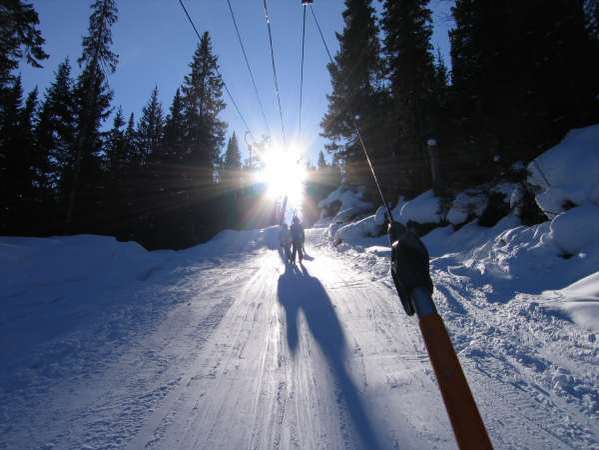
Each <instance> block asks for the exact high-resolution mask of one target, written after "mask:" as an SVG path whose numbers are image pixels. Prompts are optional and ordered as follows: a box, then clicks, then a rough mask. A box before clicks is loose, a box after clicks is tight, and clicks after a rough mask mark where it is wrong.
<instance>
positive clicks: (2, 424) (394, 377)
mask: <svg viewBox="0 0 599 450" xmlns="http://www.w3.org/2000/svg"><path fill="white" fill-rule="evenodd" d="M372 223H373V224H374V218H373V220H372ZM549 233H550V230H549V227H548V224H546V225H543V226H537V227H536V228H534V227H533V228H531V229H528V228H525V227H520V226H518V223H517V219H515V218H513V217H508V218H506V219H504V220H503V221H502V222H500V223H498V224H497V226H496V227H495V228H493V229H485V228H481V227H479V226H477V225H473V224H470V225H466V226H464V227H463V228H461V229H460V231H458V232H455V233H450V232H449V231H448V230H446V229H438V230H435V232H433V233H431V234H429V235H428V236H427V238H426V239H425V241H426V242H427V245H428V246H429V247H430V248H431V253H432V254H433V255H435V257H434V258H433V261H432V271H433V277H434V280H435V284H436V292H435V299H436V302H437V305H438V307H439V310H440V312H441V314H442V315H443V317H444V319H445V321H446V324H447V326H448V328H449V330H450V332H451V334H452V338H453V340H454V343H455V346H456V349H457V350H458V351H459V354H460V359H461V361H462V364H463V365H464V369H465V371H466V374H467V376H468V379H469V381H470V383H471V387H472V390H473V392H474V394H475V396H476V399H477V402H478V404H479V407H480V409H481V413H482V415H483V417H484V419H485V421H486V423H487V426H488V428H489V432H490V434H491V437H492V439H493V442H494V444H495V446H496V448H499V449H501V448H506V449H507V448H594V447H596V446H597V445H599V430H598V427H597V423H598V422H597V419H598V414H599V406H598V402H599V398H598V395H597V389H596V386H597V385H598V382H599V370H598V366H597V360H598V353H599V350H598V343H597V339H596V334H595V332H593V331H592V329H589V328H587V325H588V324H586V323H585V322H584V320H582V321H579V320H578V318H577V316H578V315H579V311H574V312H572V311H571V308H570V309H569V305H571V304H583V303H584V302H587V303H588V300H592V299H596V298H597V289H596V287H597V284H596V283H597V282H596V280H597V278H596V275H594V276H591V277H589V278H588V279H587V280H583V282H580V283H577V284H574V285H573V286H571V287H570V288H567V289H562V288H563V287H564V286H562V282H563V281H565V280H567V279H571V280H572V281H576V280H577V279H578V278H577V277H580V276H581V274H583V273H585V272H589V270H590V268H591V267H592V266H593V264H595V263H594V262H592V261H591V257H590V256H588V257H587V258H588V259H586V260H585V259H584V258H582V259H577V258H570V259H563V258H561V257H560V256H558V255H559V249H557V248H555V247H552V246H551V245H550V244H549V243H548V244H547V246H545V245H544V244H542V242H544V241H543V239H549V238H548V237H547V236H548V234H549ZM307 235H308V242H307V245H306V247H307V251H308V255H309V256H308V258H307V260H306V261H305V266H304V267H303V268H302V267H298V268H294V267H285V265H284V264H283V262H282V261H281V258H280V255H279V253H278V251H276V250H274V245H276V229H275V228H272V229H267V230H262V231H247V232H233V231H228V232H224V233H222V234H220V235H219V236H217V237H216V238H215V239H214V240H213V241H210V242H209V243H207V244H205V245H201V246H198V247H195V248H192V249H189V250H186V251H182V252H146V251H144V250H143V249H142V248H140V247H139V246H137V245H135V244H130V243H118V242H116V241H115V240H113V239H111V238H104V237H97V236H79V237H72V238H62V237H61V238H55V239H19V238H0V248H1V249H2V251H1V252H0V264H1V265H0V268H1V271H2V275H3V278H2V279H3V281H4V282H5V283H6V284H4V286H3V290H2V294H1V297H0V302H2V303H1V305H2V309H1V311H2V315H1V316H0V340H1V342H2V343H3V345H2V347H1V348H0V355H1V358H2V361H3V365H2V368H1V369H0V448H10V449H12V448H25V449H28V448H31V449H39V448H44V449H76V448H77V449H79V448H169V449H171V448H173V449H174V448H210V449H229V448H248V447H249V448H264V449H270V448H273V447H277V448H309V449H311V448H339V449H342V448H343V449H344V448H365V449H366V448H368V449H373V448H374V449H376V448H385V449H386V448H422V449H429V448H443V449H445V448H455V442H454V439H453V436H452V433H451V429H450V426H449V423H448V420H447V417H446V414H445V412H444V410H443V407H442V400H441V397H440V395H439V392H438V390H437V387H436V384H435V380H434V376H433V373H432V370H431V368H430V365H429V362H428V358H427V355H426V350H425V348H424V345H423V342H422V340H421V338H420V335H419V330H418V325H417V322H416V320H415V319H414V318H408V317H407V316H405V314H404V313H403V310H402V308H401V306H400V304H399V302H398V300H397V297H396V295H395V293H394V291H393V289H392V286H391V284H390V280H389V277H388V267H389V264H388V258H389V248H388V245H387V243H386V242H385V238H360V244H356V243H353V242H349V243H345V244H342V245H341V246H339V247H333V246H332V245H331V244H330V241H329V240H328V239H326V237H325V235H326V229H324V228H323V229H314V230H308V233H307ZM547 242H550V241H547ZM463 246H467V248H468V249H469V250H468V251H465V252H464V251H461V252H460V251H457V250H458V248H463ZM545 247H546V248H545ZM484 249H486V250H484ZM535 252H538V253H535ZM523 254H524V255H529V256H523ZM485 258H488V259H487V260H485ZM519 260H522V262H521V263H520V264H517V262H518V261H519ZM543 261H545V262H543ZM547 261H549V264H548V267H549V272H548V274H549V276H548V278H547V279H545V278H544V277H543V278H541V277H540V276H539V273H540V272H539V270H541V269H540V268H543V267H544V266H543V264H546V263H547ZM585 261H588V263H586V264H587V265H586V266H585ZM483 262H484V263H483ZM485 264H486V265H485ZM530 264H532V265H531V266H529V265H530ZM539 265H540V266H539ZM595 267H597V266H596V265H595ZM485 268H488V270H484V269H485ZM4 275H6V277H4ZM510 277H511V279H512V280H514V283H515V284H513V285H511V284H510V283H509V282H508V281H509V280H510ZM535 277H536V278H535ZM535 280H537V281H536V282H535ZM539 280H543V281H539ZM547 280H550V281H551V282H547ZM535 284H536V285H535ZM568 284H569V283H568ZM7 288H8V289H7ZM548 289H554V291H547V290H548ZM557 289H562V290H561V291H558V290H557ZM543 291H545V292H543ZM552 305H559V308H557V309H556V308H553V307H552ZM562 305H563V307H562ZM574 309H576V308H574ZM583 315H584V317H587V314H586V313H584V314H583ZM573 318H574V319H573ZM572 320H574V323H572Z"/></svg>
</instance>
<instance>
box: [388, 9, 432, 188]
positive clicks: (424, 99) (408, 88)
mask: <svg viewBox="0 0 599 450" xmlns="http://www.w3.org/2000/svg"><path fill="white" fill-rule="evenodd" d="M428 4H429V0H386V1H385V3H384V10H383V18H382V26H383V30H384V31H385V39H384V53H385V63H386V72H387V77H388V79H389V82H390V86H391V92H392V97H393V107H392V109H391V111H392V114H393V121H394V122H395V126H394V127H393V130H395V133H396V137H395V142H394V153H395V154H396V156H398V157H399V158H400V164H399V166H400V167H401V168H402V170H403V171H404V172H402V177H401V178H402V179H403V180H406V181H407V182H408V183H407V184H406V183H404V184H403V188H404V189H408V192H402V194H406V193H407V194H415V193H418V192H421V191H422V190H424V189H425V188H426V187H428V186H427V184H428V180H429V178H428V177H427V176H423V175H425V174H428V173H430V172H429V169H428V164H427V157H426V149H425V142H426V140H427V139H428V138H429V137H432V135H437V134H438V129H437V122H438V114H439V99H438V98H435V97H434V94H435V84H436V81H437V80H436V73H435V64H434V57H433V54H432V46H431V42H430V40H431V35H432V13H431V10H430V9H429V8H428ZM425 183H426V184H425Z"/></svg>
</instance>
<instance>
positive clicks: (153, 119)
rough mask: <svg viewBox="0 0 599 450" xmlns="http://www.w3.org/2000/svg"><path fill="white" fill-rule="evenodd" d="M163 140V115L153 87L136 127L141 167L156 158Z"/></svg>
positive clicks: (156, 90) (156, 89) (156, 92)
mask: <svg viewBox="0 0 599 450" xmlns="http://www.w3.org/2000/svg"><path fill="white" fill-rule="evenodd" d="M163 138H164V113H163V111H162V104H161V103H160V100H159V99H158V87H155V88H154V90H153V91H152V95H151V96H150V99H149V100H148V103H146V105H145V106H144V108H143V110H142V113H141V119H140V120H139V123H138V125H137V146H138V151H139V153H140V156H141V163H142V165H147V164H149V162H150V160H152V159H153V158H155V157H156V156H157V152H158V149H159V146H160V145H161V143H162V141H163Z"/></svg>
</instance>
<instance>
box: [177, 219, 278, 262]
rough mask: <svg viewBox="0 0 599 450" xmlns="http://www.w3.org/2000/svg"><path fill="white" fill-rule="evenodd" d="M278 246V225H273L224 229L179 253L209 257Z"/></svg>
mask: <svg viewBox="0 0 599 450" xmlns="http://www.w3.org/2000/svg"><path fill="white" fill-rule="evenodd" d="M278 246H279V227H278V226H276V225H275V226H272V227H268V228H264V229H260V230H224V231H221V232H220V233H218V234H217V235H216V236H214V237H213V238H212V239H211V240H210V241H208V242H206V243H204V244H200V245H197V246H195V247H193V248H190V249H187V250H183V251H182V252H181V253H182V254H184V255H187V256H193V257H210V256H214V255H227V254H233V253H246V252H251V251H255V250H259V249H261V248H270V249H276V248H278Z"/></svg>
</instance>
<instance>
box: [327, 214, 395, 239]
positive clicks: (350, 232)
mask: <svg viewBox="0 0 599 450" xmlns="http://www.w3.org/2000/svg"><path fill="white" fill-rule="evenodd" d="M383 232H384V226H383V225H380V224H378V223H377V221H376V215H373V216H368V217H366V218H364V219H362V220H358V221H357V222H353V223H350V224H348V225H345V226H343V227H341V228H339V229H338V230H337V231H336V232H335V234H334V239H335V240H336V241H342V242H351V243H353V244H356V243H358V242H359V241H361V240H362V239H364V238H368V237H377V236H380V235H381V234H382V233H383Z"/></svg>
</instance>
